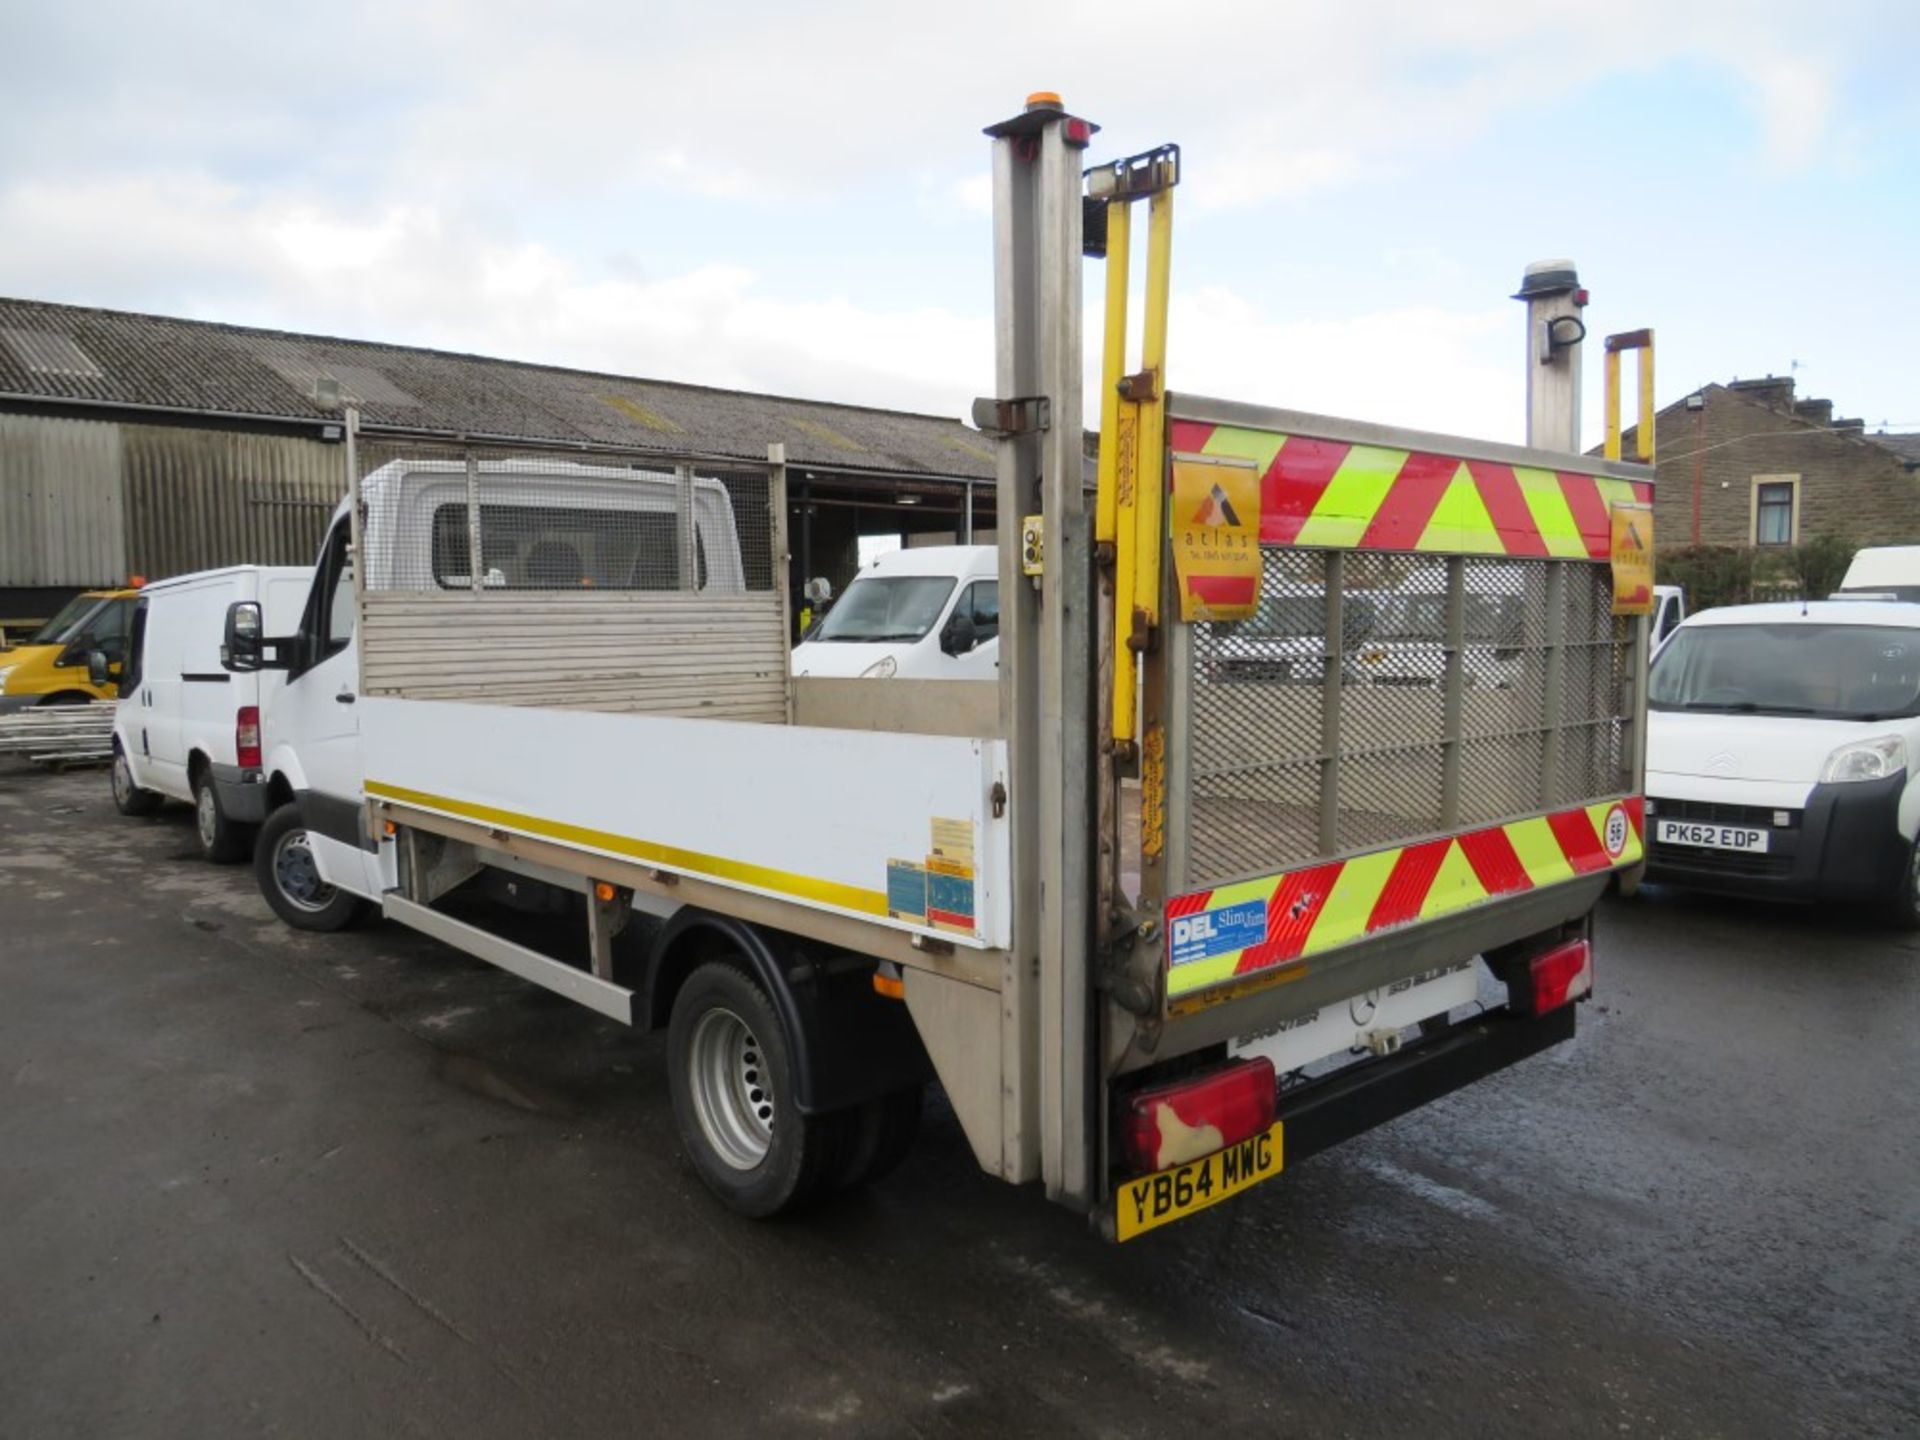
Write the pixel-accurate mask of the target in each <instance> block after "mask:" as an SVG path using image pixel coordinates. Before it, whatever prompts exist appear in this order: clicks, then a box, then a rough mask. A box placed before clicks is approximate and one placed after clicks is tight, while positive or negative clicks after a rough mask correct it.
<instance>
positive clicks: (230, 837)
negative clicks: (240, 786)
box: [193, 770, 253, 865]
mask: <svg viewBox="0 0 1920 1440" xmlns="http://www.w3.org/2000/svg"><path fill="white" fill-rule="evenodd" d="M193 833H194V838H195V839H197V840H198V841H199V842H200V854H201V855H202V856H204V857H205V858H206V859H208V860H211V861H213V863H214V864H216V865H230V864H232V863H233V862H234V861H235V860H244V859H245V858H246V855H247V842H248V841H249V840H251V839H252V838H253V836H252V835H251V834H249V833H248V832H247V830H246V827H244V826H241V825H236V824H235V823H234V822H233V821H231V820H229V819H228V818H227V812H226V811H224V810H222V809H221V808H220V792H219V791H218V790H216V789H214V788H213V777H212V776H211V775H209V774H208V773H207V772H206V771H205V770H200V771H199V772H197V773H196V774H195V775H194V777H193Z"/></svg>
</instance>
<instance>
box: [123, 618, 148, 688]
mask: <svg viewBox="0 0 1920 1440" xmlns="http://www.w3.org/2000/svg"><path fill="white" fill-rule="evenodd" d="M146 649H147V602H146V601H144V600H141V601H139V602H137V603H136V604H135V605H134V607H133V623H132V625H131V626H129V627H128V632H127V658H126V663H125V665H124V667H123V668H122V670H121V673H120V693H121V694H123V695H131V694H132V693H133V692H134V690H135V689H136V688H137V687H138V686H139V684H140V675H141V672H142V671H143V670H145V669H146Z"/></svg>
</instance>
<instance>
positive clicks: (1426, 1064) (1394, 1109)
mask: <svg viewBox="0 0 1920 1440" xmlns="http://www.w3.org/2000/svg"><path fill="white" fill-rule="evenodd" d="M1575 1008H1576V1007H1575V1006H1574V1005H1562V1006H1560V1007H1559V1008H1558V1009H1555V1010H1549V1011H1548V1012H1547V1013H1546V1014H1544V1015H1522V1014H1519V1013H1518V1012H1516V1011H1512V1010H1504V1009H1502V1010H1492V1011H1489V1012H1487V1013H1486V1014H1484V1015H1478V1016H1475V1017H1474V1018H1473V1019H1472V1020H1465V1021H1462V1022H1460V1023H1459V1024H1457V1025H1450V1026H1448V1027H1447V1028H1446V1029H1445V1030H1442V1031H1439V1032H1438V1033H1436V1034H1433V1035H1426V1036H1422V1037H1421V1038H1420V1039H1419V1040H1417V1041H1415V1042H1414V1043H1412V1044H1410V1045H1408V1046H1406V1047H1405V1048H1403V1049H1402V1050H1400V1051H1399V1053H1397V1054H1394V1055H1389V1056H1385V1057H1382V1058H1380V1059H1377V1060H1362V1061H1359V1062H1357V1063H1355V1064H1352V1065H1348V1066H1345V1067H1343V1068H1341V1069H1340V1070H1337V1071H1335V1072H1334V1073H1333V1074H1331V1075H1328V1076H1326V1077H1325V1078H1324V1079H1320V1080H1314V1081H1309V1082H1308V1083H1307V1084H1305V1085H1301V1086H1298V1087H1295V1088H1292V1089H1289V1090H1285V1091H1283V1092H1282V1093H1281V1096H1280V1106H1279V1118H1280V1119H1281V1120H1282V1121H1284V1122H1285V1124H1286V1150H1287V1163H1288V1164H1289V1165H1291V1164H1292V1163H1293V1162H1294V1161H1296V1160H1302V1159H1305V1158H1306V1157H1307V1156H1309V1155H1315V1154H1318V1153H1319V1152H1320V1151H1322V1150H1326V1149H1329V1148H1330V1147H1332V1146H1335V1145H1338V1144H1340V1143H1341V1141H1343V1140H1351V1139H1352V1138H1353V1137H1354V1136H1356V1135H1361V1134H1364V1133H1366V1132H1367V1131H1368V1130H1371V1129H1373V1127H1374V1126H1376V1125H1384V1124H1386V1123H1387V1121H1389V1120H1396V1119H1398V1118H1399V1117H1400V1116H1402V1115H1405V1114H1406V1113H1408V1112H1409V1111H1411V1110H1417V1109H1419V1108H1420V1107H1421V1106H1422V1105H1426V1104H1429V1103H1431V1102H1432V1101H1435V1100H1438V1099H1440V1098H1441V1097H1442V1096H1443V1095H1451V1094H1452V1093H1453V1092H1454V1091H1455V1090H1458V1089H1461V1088H1462V1087H1464V1086H1467V1085H1471V1084H1473V1083H1474V1082H1475V1081H1476V1080H1483V1079H1485V1078H1486V1077H1487V1076H1489V1075H1491V1074H1493V1073H1494V1072H1495V1071H1497V1070H1504V1069H1506V1068H1507V1066H1509V1065H1513V1064H1517V1063H1518V1062H1519V1061H1522V1060H1525V1059H1526V1058H1527V1057H1529V1056H1531V1055H1537V1054H1539V1053H1540V1052H1541V1051H1542V1050H1546V1049H1549V1048H1551V1047H1552V1046H1555V1045H1558V1044H1560V1043H1561V1042H1562V1041H1565V1040H1571V1039H1572V1038H1573V1035H1574V1028H1575V1023H1576V1022H1575V1019H1574V1010H1575Z"/></svg>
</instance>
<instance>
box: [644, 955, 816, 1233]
mask: <svg viewBox="0 0 1920 1440" xmlns="http://www.w3.org/2000/svg"><path fill="white" fill-rule="evenodd" d="M667 1057H668V1059H667V1063H668V1066H669V1080H670V1082H671V1088H672V1090H673V1115H674V1119H675V1121H676V1122H677V1123H678V1124H679V1127H680V1139H681V1142H682V1143H683V1144H684V1145H685V1146H686V1147H687V1154H688V1156H689V1157H690V1158H691V1159H692V1161H693V1166H694V1169H696V1170H698V1171H699V1172H700V1178H701V1179H702V1180H703V1181H705V1182H706V1185H707V1188H708V1189H709V1190H711V1191H713V1193H714V1194H715V1195H717V1196H719V1197H720V1199H721V1200H722V1201H723V1202H724V1203H725V1204H726V1205H727V1207H728V1208H729V1209H731V1210H734V1211H737V1212H738V1213H739V1214H741V1215H745V1216H747V1217H749V1218H750V1219H755V1220H759V1219H764V1218H766V1217H767V1216H770V1215H778V1214H779V1213H781V1212H782V1211H783V1210H790V1209H792V1208H793V1207H795V1206H796V1205H799V1204H801V1203H802V1202H804V1201H805V1200H807V1199H808V1198H809V1197H810V1196H812V1195H813V1194H814V1192H815V1191H817V1190H818V1189H819V1188H820V1187H821V1186H822V1184H823V1183H825V1182H827V1181H830V1180H831V1179H832V1177H833V1175H834V1172H835V1170H836V1169H837V1166H838V1162H839V1160H840V1157H841V1154H842V1153H843V1150H844V1144H845V1141H844V1136H845V1133H846V1126H845V1120H844V1118H843V1117H841V1116H816V1115H802V1114H801V1113H800V1111H799V1110H798V1109H797V1108H796V1107H795V1105H794V1101H793V1090H794V1083H793V1076H794V1069H793V1052H792V1049H791V1047H790V1046H789V1044H788V1041H787V1035H786V1032H785V1031H784V1030H782V1029H781V1026H780V1018H779V1016H777V1015H776V1014H774V1010H773V1006H772V1004H771V1003H770V1002H769V1001H768V1000H767V997H766V993H765V992H764V991H763V990H761V988H760V987H759V985H757V984H755V983H754V981H753V980H752V979H750V978H749V977H748V976H747V974H746V973H745V971H744V970H741V969H739V968H737V967H736V966H734V965H732V964H729V963H728V962H726V961H724V960H709V961H707V962H706V963H704V964H702V965H701V966H700V967H699V968H698V969H696V970H695V971H694V972H693V974H691V975H689V976H688V977H687V981H686V983H685V984H684V985H683V986H681V987H680V993H679V995H678V996H677V997H676V998H675V1000H674V1002H673V1016H672V1018H671V1020H670V1021H669V1022H668V1025H667Z"/></svg>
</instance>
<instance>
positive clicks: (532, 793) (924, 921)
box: [360, 681, 1010, 948]
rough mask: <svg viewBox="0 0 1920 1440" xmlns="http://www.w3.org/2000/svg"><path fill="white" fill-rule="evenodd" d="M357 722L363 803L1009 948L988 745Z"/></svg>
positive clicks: (397, 711) (723, 729)
mask: <svg viewBox="0 0 1920 1440" xmlns="http://www.w3.org/2000/svg"><path fill="white" fill-rule="evenodd" d="M874 683H875V684H880V683H882V682H879V681H875V682H874ZM360 708H361V711H362V715H361V736H362V742H363V744H364V746H365V757H366V774H367V782H366V783H367V793H368V795H369V796H371V797H373V798H375V799H387V800H394V801H399V802H402V803H405V804H409V805H414V806H417V807H419V808H422V809H426V810H433V811H437V812H439V813H441V814H445V815H450V816H453V817H455V818H458V819H463V820H472V821H477V822H479V823H482V824H486V825H490V826H495V827H497V828H499V829H502V830H505V831H509V832H512V833H516V834H522V835H530V836H535V837H538V838H540V839H542V840H549V841H554V842H556V843H559V844H563V845H570V846H574V847H576V848H578V849H581V850H585V851H591V852H597V853H601V854H606V855H614V856H618V857H619V858H621V859H624V860H632V861H637V862H639V863H641V864H646V865H653V866H657V867H658V868H660V869H662V870H668V871H674V872H678V873H681V874H686V875H694V876H699V877H700V878H702V879H705V880H711V881H714V882H715V883H717V884H722V885H730V886H734V887H737V888H739V889H742V890H751V891H754V892H757V893H760V894H765V895H772V896H775V897H777V898H780V899H783V900H791V901H796V902H798V903H801V904H805V905H810V906H813V907H815V908H817V909H823V910H834V911H839V912H841V913H845V914H849V915H854V916H857V917H859V918H862V919H867V920H872V921H874V922H875V923H878V924H884V925H888V926H891V927H893V928H896V929H901V930H909V931H916V932H919V933H923V934H927V935H932V936H936V937H938V938H940V939H943V940H949V941H952V942H954V943H955V944H959V945H967V946H974V947H981V948H984V947H1003V946H1005V945H1006V944H1007V943H1008V933H1009V929H1010V926H1009V920H1008V905H1007V822H1006V820H1005V819H1004V818H1002V819H995V818H994V816H993V799H992V792H993V787H994V785H995V783H996V782H1004V779H1005V775H1006V747H1005V745H1004V743H1003V742H1001V741H998V740H976V739H966V738H957V737H953V736H944V735H899V734H882V733H876V732H873V731H856V730H828V729H816V728H812V727H807V726H798V725H793V726H788V725H744V724H738V723H734V722H730V721H725V720H694V719H681V718H676V717H667V716H654V715H616V714H601V713H596V712H592V711H578V710H547V709H529V708H526V707H522V706H505V705H472V704H465V703H455V702H443V701H431V700H395V699H385V698H379V697H372V696H367V697H362V701H361V707H360Z"/></svg>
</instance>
